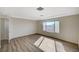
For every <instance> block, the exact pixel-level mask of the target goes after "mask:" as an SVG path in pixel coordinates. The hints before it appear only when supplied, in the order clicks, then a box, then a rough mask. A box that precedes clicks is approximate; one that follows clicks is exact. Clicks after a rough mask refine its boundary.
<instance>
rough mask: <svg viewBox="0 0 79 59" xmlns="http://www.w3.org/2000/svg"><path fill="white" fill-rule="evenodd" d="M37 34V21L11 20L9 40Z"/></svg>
mask: <svg viewBox="0 0 79 59" xmlns="http://www.w3.org/2000/svg"><path fill="white" fill-rule="evenodd" d="M34 33H36V21H32V20H26V19H19V18H9V39H13V38H16V37H21V36H25V35H30V34H34Z"/></svg>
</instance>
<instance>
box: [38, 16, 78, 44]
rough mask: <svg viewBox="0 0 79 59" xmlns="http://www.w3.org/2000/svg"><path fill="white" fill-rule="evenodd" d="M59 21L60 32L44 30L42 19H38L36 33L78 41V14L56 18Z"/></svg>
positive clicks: (73, 41)
mask: <svg viewBox="0 0 79 59" xmlns="http://www.w3.org/2000/svg"><path fill="white" fill-rule="evenodd" d="M57 19H58V20H59V21H60V33H49V32H44V31H43V29H42V21H38V26H37V27H38V31H37V32H38V33H40V34H43V35H47V36H51V37H55V38H59V39H62V40H65V41H69V42H72V43H78V40H79V34H78V33H79V15H73V16H66V17H60V18H57Z"/></svg>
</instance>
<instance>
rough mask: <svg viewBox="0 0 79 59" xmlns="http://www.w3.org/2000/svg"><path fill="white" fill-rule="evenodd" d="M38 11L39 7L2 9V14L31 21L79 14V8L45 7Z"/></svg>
mask: <svg viewBox="0 0 79 59" xmlns="http://www.w3.org/2000/svg"><path fill="white" fill-rule="evenodd" d="M43 8H44V10H42V11H38V10H37V7H0V14H2V15H7V16H11V17H17V18H24V19H29V20H45V19H50V18H56V17H62V16H69V15H75V14H79V8H78V7H43Z"/></svg>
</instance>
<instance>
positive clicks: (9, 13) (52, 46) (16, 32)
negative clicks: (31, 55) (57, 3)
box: [0, 7, 79, 52]
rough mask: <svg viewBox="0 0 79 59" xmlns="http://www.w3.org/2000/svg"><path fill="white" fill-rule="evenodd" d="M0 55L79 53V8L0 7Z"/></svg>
mask: <svg viewBox="0 0 79 59" xmlns="http://www.w3.org/2000/svg"><path fill="white" fill-rule="evenodd" d="M0 52H79V8H78V7H0Z"/></svg>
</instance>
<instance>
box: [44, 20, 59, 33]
mask: <svg viewBox="0 0 79 59" xmlns="http://www.w3.org/2000/svg"><path fill="white" fill-rule="evenodd" d="M43 31H46V32H56V33H59V21H51V22H43Z"/></svg>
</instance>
